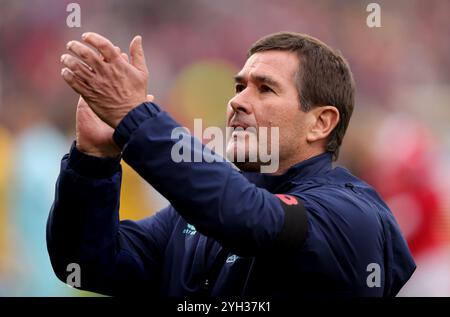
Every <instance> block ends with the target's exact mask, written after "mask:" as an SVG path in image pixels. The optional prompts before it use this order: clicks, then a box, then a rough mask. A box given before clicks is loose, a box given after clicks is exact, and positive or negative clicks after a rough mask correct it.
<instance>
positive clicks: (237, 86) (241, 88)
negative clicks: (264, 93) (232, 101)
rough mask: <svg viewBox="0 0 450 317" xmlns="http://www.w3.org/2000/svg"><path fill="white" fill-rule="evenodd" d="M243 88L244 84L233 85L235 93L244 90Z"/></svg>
mask: <svg viewBox="0 0 450 317" xmlns="http://www.w3.org/2000/svg"><path fill="white" fill-rule="evenodd" d="M244 89H245V86H244V85H242V84H237V85H236V86H235V91H236V93H240V92H241V91H242V90H244Z"/></svg>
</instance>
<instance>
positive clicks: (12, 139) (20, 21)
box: [0, 0, 450, 296]
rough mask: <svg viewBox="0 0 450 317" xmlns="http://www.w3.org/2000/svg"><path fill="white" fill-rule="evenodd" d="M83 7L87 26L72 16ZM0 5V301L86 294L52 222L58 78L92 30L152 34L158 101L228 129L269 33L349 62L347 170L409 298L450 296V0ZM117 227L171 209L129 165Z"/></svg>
mask: <svg viewBox="0 0 450 317" xmlns="http://www.w3.org/2000/svg"><path fill="white" fill-rule="evenodd" d="M70 2H76V3H78V4H79V5H80V7H81V27H80V28H69V27H67V25H66V18H67V16H68V14H69V13H68V12H66V7H67V5H68V4H69V3H70ZM370 2H371V1H345V2H344V1H325V0H319V1H287V0H286V1H269V0H267V1H266V0H258V1H257V0H227V1H212V0H183V1H151V0H145V1H125V0H97V1H56V0H54V1H50V0H30V1H23V0H22V1H17V0H11V1H9V0H0V73H1V76H0V296H86V295H89V293H86V292H81V291H78V290H74V289H71V288H69V287H67V286H65V285H64V284H62V283H61V282H59V281H58V280H57V279H56V277H55V276H54V275H53V273H52V270H51V267H50V263H49V259H48V256H47V251H46V246H45V223H46V218H47V214H48V211H49V209H50V206H51V203H52V198H53V192H54V184H55V180H56V177H57V175H58V169H59V161H60V159H61V157H62V155H63V154H64V153H66V152H67V151H68V149H69V145H70V143H71V142H72V140H73V139H74V119H75V105H76V101H77V96H76V95H75V93H74V92H73V91H71V89H69V88H68V86H66V84H65V83H64V82H63V80H62V79H61V77H60V64H59V57H60V55H61V54H62V53H63V52H64V50H65V44H66V42H67V41H69V40H71V39H79V38H80V35H81V34H82V33H83V32H85V31H96V32H98V33H101V34H103V35H105V36H107V37H108V38H110V39H111V40H112V41H113V42H115V43H116V44H117V45H119V46H120V47H121V48H122V50H127V49H128V43H129V41H130V40H131V39H132V37H133V35H135V34H141V35H142V36H143V39H144V46H145V51H146V54H147V55H146V57H147V62H148V64H149V66H150V73H151V75H150V77H151V78H150V87H149V91H150V93H152V94H154V95H155V96H156V102H158V103H159V104H160V105H162V106H163V107H164V108H165V109H166V110H167V111H169V112H170V113H171V114H173V115H174V116H175V117H176V119H177V120H179V122H181V123H182V124H183V125H185V126H187V127H192V124H193V119H194V118H203V120H204V126H205V125H215V126H224V123H225V120H224V119H225V105H226V102H227V100H228V99H229V97H230V96H231V95H232V94H233V83H232V75H234V73H235V72H236V71H237V70H238V69H239V68H240V67H241V66H242V64H243V63H244V61H245V53H246V51H247V49H248V47H249V46H250V45H251V44H252V43H253V42H254V41H255V40H256V39H258V38H259V37H261V36H263V35H266V34H268V33H272V32H277V31H282V30H289V31H297V32H302V33H308V34H311V35H313V36H316V37H318V38H320V39H322V40H323V41H324V42H326V43H328V44H330V45H331V46H333V47H335V48H338V49H339V50H341V51H342V52H343V54H344V56H346V57H347V59H348V60H349V62H350V65H351V67H352V70H353V72H354V75H355V79H356V83H357V102H356V109H355V113H354V117H353V119H352V121H351V123H350V128H349V131H348V133H347V137H346V139H345V141H344V145H343V148H342V150H341V157H340V160H339V164H342V165H345V166H346V167H348V168H349V169H350V170H351V171H352V172H353V173H355V174H356V175H358V176H360V177H362V178H363V179H365V180H367V181H369V182H370V183H371V184H373V185H374V186H375V187H376V188H377V189H378V191H379V192H380V193H381V195H382V196H383V197H384V198H385V199H386V201H387V202H388V204H389V205H390V207H391V208H392V210H393V212H394V213H395V215H396V217H397V219H398V222H399V223H400V226H401V227H402V229H403V232H404V233H405V235H406V238H407V240H408V243H409V245H410V247H411V249H412V252H413V254H414V256H415V259H416V261H417V264H418V269H417V271H416V273H415V274H414V276H413V278H412V279H411V281H410V282H409V283H408V284H407V286H406V287H405V288H404V289H403V290H402V292H401V293H400V295H401V296H450V225H449V224H450V221H449V219H450V217H449V216H450V198H449V191H448V190H449V188H450V186H449V185H450V126H449V123H450V107H449V106H450V89H449V88H450V59H449V56H450V41H449V37H448V36H449V34H450V19H448V13H449V12H450V1H444V0H443V1H440V0H438V1H406V0H405V1H395V2H394V1H378V2H377V3H379V4H380V5H381V24H382V27H381V28H369V27H367V25H366V18H367V15H368V14H369V13H368V12H366V7H367V5H368V4H369V3H370ZM122 195H123V196H122V197H123V198H122V204H121V207H122V208H121V210H122V211H121V218H132V219H139V218H142V217H145V216H147V215H150V214H152V212H154V211H155V210H158V209H159V208H161V207H162V206H164V204H165V203H166V202H165V200H164V199H163V198H162V197H160V196H159V195H158V194H157V193H156V192H155V191H154V190H152V189H151V188H150V186H149V185H148V184H146V183H144V182H143V181H142V180H141V179H140V178H139V177H138V176H137V175H136V174H135V173H134V172H133V171H132V170H131V169H130V168H129V167H125V176H124V184H123V189H122Z"/></svg>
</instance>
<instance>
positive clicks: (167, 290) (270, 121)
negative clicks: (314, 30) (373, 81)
mask: <svg viewBox="0 0 450 317" xmlns="http://www.w3.org/2000/svg"><path fill="white" fill-rule="evenodd" d="M82 38H83V40H84V42H85V43H87V44H90V45H91V46H92V47H94V48H95V49H97V50H98V53H97V52H94V51H93V50H91V49H90V48H89V47H88V46H86V45H85V44H84V43H82V42H78V41H71V42H69V43H68V49H69V51H70V52H72V53H73V54H74V56H71V55H68V54H64V55H63V56H62V58H61V60H62V63H63V65H64V68H63V71H62V76H63V78H64V80H65V81H66V82H67V83H68V84H69V86H71V87H72V88H73V89H74V90H75V91H77V92H78V93H79V94H80V95H81V96H82V97H83V99H84V100H83V99H81V98H80V101H79V103H78V108H77V140H76V142H75V143H74V145H73V146H72V148H71V150H70V153H69V154H67V155H66V156H65V157H64V158H63V160H62V165H61V174H60V176H59V178H58V182H57V186H56V196H55V201H54V204H53V206H52V209H51V212H50V216H49V219H48V225H47V241H48V251H49V254H50V258H51V262H52V265H53V268H54V271H55V273H56V275H57V276H58V277H59V278H60V279H61V280H62V281H66V279H67V274H68V272H67V266H68V265H69V264H70V263H77V264H79V265H80V268H81V285H80V287H81V288H82V289H86V290H91V291H95V292H99V293H104V294H116V295H117V294H130V293H140V294H156V295H160V296H175V297H185V296H233V295H234V296H235V295H241V296H258V295H262V296H271V297H298V296H304V297H330V296H332V297H347V296H395V295H396V294H397V292H398V291H399V290H400V289H401V287H402V286H403V285H404V284H405V283H406V282H407V280H408V279H409V277H410V276H411V274H412V273H413V271H414V269H415V264H414V261H413V259H412V256H411V254H410V252H409V249H408V246H407V244H406V242H405V240H404V239H403V237H402V235H401V233H400V230H399V227H398V225H397V223H396V221H395V219H394V217H393V215H392V213H391V211H390V210H389V209H388V207H387V206H386V204H385V203H384V202H383V201H382V200H381V198H380V197H379V196H378V195H377V193H376V192H375V191H374V190H373V189H372V188H371V187H370V186H369V185H367V184H366V183H364V182H362V181H361V180H359V179H358V178H356V177H355V176H353V175H351V174H350V173H349V172H348V171H347V170H345V169H343V168H334V169H333V168H332V166H331V164H332V159H333V158H334V159H335V158H336V157H337V155H338V150H339V146H340V145H341V142H342V139H343V136H344V133H345V130H346V128H347V125H348V122H349V119H350V116H351V113H352V110H353V98H354V84H353V78H352V74H351V72H350V69H349V67H348V65H347V63H346V62H345V61H344V59H343V58H342V56H341V55H340V54H339V53H337V52H335V51H333V50H332V49H331V48H329V47H328V46H326V45H325V44H323V43H322V42H320V41H318V40H316V39H314V38H312V37H309V36H306V35H301V34H296V33H277V34H273V35H269V36H267V37H265V38H262V39H260V40H259V41H258V42H256V43H255V44H254V45H253V46H252V48H251V49H250V50H249V53H248V59H247V61H246V63H245V65H244V67H243V68H242V70H241V71H240V72H239V73H238V74H237V76H236V78H235V79H236V94H235V96H234V97H233V98H232V99H231V100H230V102H229V104H228V112H227V114H228V125H229V126H230V127H235V128H236V127H240V128H244V129H245V128H248V127H253V128H260V127H279V134H280V139H279V143H280V144H279V169H278V171H277V172H276V173H273V174H270V175H268V174H262V173H258V171H257V170H258V167H260V165H261V164H260V163H255V162H253V163H252V162H249V161H248V160H247V161H245V162H237V163H236V164H237V166H238V167H240V169H241V172H240V171H237V170H236V169H235V168H233V166H232V165H231V163H229V162H224V161H220V160H217V161H214V162H212V163H208V162H211V161H210V160H208V162H200V163H198V162H185V161H182V162H174V161H173V160H172V159H171V149H172V147H173V146H174V144H175V143H176V142H177V140H173V139H172V138H171V132H172V131H173V129H175V128H178V127H179V125H178V124H177V123H176V122H175V121H174V120H173V119H172V118H171V117H170V115H169V114H167V113H166V112H164V111H162V110H161V108H159V107H158V106H157V105H156V104H154V103H152V102H151V100H152V98H153V97H152V96H147V95H146V88H147V80H148V70H147V66H146V64H145V59H144V53H143V49H142V44H141V38H140V37H135V38H134V39H133V41H132V42H131V44H130V55H131V56H130V57H131V58H130V59H131V60H130V62H128V57H127V56H126V54H124V53H120V50H119V49H118V48H117V47H114V45H113V44H112V43H111V42H110V41H109V40H107V39H106V38H104V37H102V36H100V35H98V34H96V33H85V34H84V35H83V36H82ZM242 133H245V132H239V131H235V132H234V133H233V135H232V136H231V138H230V141H229V143H228V147H227V150H228V152H229V154H230V156H233V155H232V154H233V153H236V152H237V151H235V150H236V149H244V151H246V153H245V157H247V158H248V157H249V156H250V154H251V153H250V151H252V149H254V144H253V145H252V144H248V142H246V137H245V134H242ZM189 138H190V141H191V142H189V143H191V144H194V146H192V147H189V150H190V151H192V152H195V151H198V149H199V148H200V150H202V146H201V145H200V146H198V145H199V143H198V142H200V141H199V140H197V139H195V138H194V137H192V136H190V137H189ZM195 144H197V146H195ZM194 154H195V153H194ZM210 155H212V156H215V155H216V154H214V153H211V154H210ZM120 159H123V160H124V161H125V162H127V163H128V164H129V165H130V166H131V167H132V168H133V169H135V170H136V171H137V172H138V173H139V174H140V175H141V176H142V177H143V178H144V179H145V180H146V181H148V182H149V183H150V184H151V185H152V186H153V187H155V188H156V189H157V190H158V191H159V192H160V193H161V194H162V195H163V196H164V197H166V198H167V199H168V200H169V202H170V205H169V206H168V207H167V208H165V209H163V210H162V211H160V212H158V213H156V214H155V215H154V216H152V217H150V218H147V219H144V220H141V221H137V222H134V221H121V222H119V216H118V212H119V201H120V197H119V192H120V178H121V172H120ZM231 159H233V157H231Z"/></svg>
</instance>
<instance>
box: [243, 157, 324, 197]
mask: <svg viewBox="0 0 450 317" xmlns="http://www.w3.org/2000/svg"><path fill="white" fill-rule="evenodd" d="M331 168H332V157H331V154H330V153H328V152H325V153H322V154H319V155H317V156H313V157H311V158H309V159H307V160H305V161H302V162H300V163H297V164H295V165H293V166H291V167H290V168H289V169H288V170H287V171H286V172H285V173H284V174H281V175H273V174H261V173H258V172H242V174H243V175H244V176H245V177H246V178H247V179H248V180H249V181H250V182H252V183H254V184H255V185H256V186H258V187H262V188H265V189H267V190H268V191H270V192H272V193H276V192H278V191H280V190H282V189H283V188H284V187H285V186H287V185H289V184H291V183H292V181H294V180H298V179H305V178H309V177H312V176H317V175H319V174H323V173H326V172H328V171H329V170H331Z"/></svg>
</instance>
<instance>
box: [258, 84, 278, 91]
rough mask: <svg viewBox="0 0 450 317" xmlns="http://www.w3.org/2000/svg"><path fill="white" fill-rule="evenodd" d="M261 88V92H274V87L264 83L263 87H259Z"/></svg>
mask: <svg viewBox="0 0 450 317" xmlns="http://www.w3.org/2000/svg"><path fill="white" fill-rule="evenodd" d="M259 90H260V91H261V92H274V91H273V89H272V88H270V87H269V86H266V85H262V86H261V87H259Z"/></svg>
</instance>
